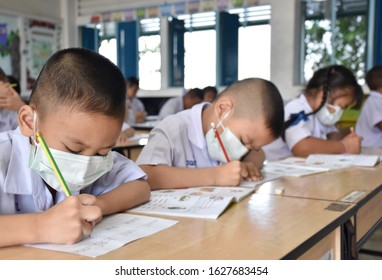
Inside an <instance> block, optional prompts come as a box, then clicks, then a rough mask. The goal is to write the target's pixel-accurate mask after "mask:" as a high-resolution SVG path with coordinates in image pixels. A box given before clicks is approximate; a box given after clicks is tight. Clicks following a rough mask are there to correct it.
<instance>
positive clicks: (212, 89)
mask: <svg viewBox="0 0 382 280" xmlns="http://www.w3.org/2000/svg"><path fill="white" fill-rule="evenodd" d="M207 92H212V93H213V94H214V97H215V98H216V96H217V95H218V90H217V88H216V87H213V86H207V87H205V88H203V96H204V95H205V94H206V93H207Z"/></svg>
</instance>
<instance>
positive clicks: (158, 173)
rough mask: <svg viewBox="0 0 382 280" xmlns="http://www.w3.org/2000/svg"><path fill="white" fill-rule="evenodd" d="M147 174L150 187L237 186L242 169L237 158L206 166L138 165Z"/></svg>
mask: <svg viewBox="0 0 382 280" xmlns="http://www.w3.org/2000/svg"><path fill="white" fill-rule="evenodd" d="M140 167H141V168H142V169H143V170H144V171H145V172H146V173H147V175H148V180H147V181H148V183H149V185H150V187H151V189H153V190H155V189H173V188H188V187H196V186H237V185H239V183H240V180H241V178H242V177H243V176H244V174H243V175H242V172H243V169H242V167H241V163H240V162H239V161H237V160H235V161H231V162H230V163H227V164H225V165H219V166H216V167H208V168H183V167H172V166H167V165H146V164H145V165H140Z"/></svg>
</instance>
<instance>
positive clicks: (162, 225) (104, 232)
mask: <svg viewBox="0 0 382 280" xmlns="http://www.w3.org/2000/svg"><path fill="white" fill-rule="evenodd" d="M176 223H177V221H174V220H168V219H160V218H154V217H146V216H138V215H131V214H115V215H111V216H108V217H105V218H104V219H103V220H102V221H101V222H100V223H99V224H98V225H96V227H95V228H94V230H93V232H92V234H91V236H89V237H87V238H85V239H83V240H82V241H80V242H78V243H75V244H72V245H59V244H31V245H28V246H31V247H36V248H41V249H48V250H55V251H62V252H67V253H72V254H77V255H83V256H88V257H93V258H94V257H97V256H99V255H103V254H106V253H108V252H110V251H112V250H115V249H117V248H119V247H122V246H123V245H125V244H127V243H129V242H132V241H134V240H137V239H140V238H142V237H146V236H149V235H151V234H154V233H156V232H159V231H161V230H164V229H166V228H169V227H171V226H173V225H175V224H176Z"/></svg>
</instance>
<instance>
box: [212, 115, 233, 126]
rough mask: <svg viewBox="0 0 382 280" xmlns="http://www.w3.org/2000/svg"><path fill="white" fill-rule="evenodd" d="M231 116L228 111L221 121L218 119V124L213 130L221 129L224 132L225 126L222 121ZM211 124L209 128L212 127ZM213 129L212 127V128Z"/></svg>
mask: <svg viewBox="0 0 382 280" xmlns="http://www.w3.org/2000/svg"><path fill="white" fill-rule="evenodd" d="M230 114H231V111H228V112H227V113H225V114H224V116H223V117H222V118H221V119H219V122H218V125H217V126H216V127H215V128H218V127H220V126H221V127H222V128H223V129H224V130H225V126H224V125H223V121H224V120H225V119H226V118H228V116H229V115H230ZM212 124H213V123H211V127H212ZM214 126H215V124H214ZM212 128H213V127H212Z"/></svg>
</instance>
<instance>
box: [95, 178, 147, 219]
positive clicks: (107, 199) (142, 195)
mask: <svg viewBox="0 0 382 280" xmlns="http://www.w3.org/2000/svg"><path fill="white" fill-rule="evenodd" d="M149 198H150V187H149V185H148V184H147V182H146V181H144V180H134V181H130V182H128V183H125V184H123V185H120V186H119V187H117V188H115V189H114V190H112V191H110V192H107V193H105V194H102V195H99V196H97V201H96V203H95V204H96V205H98V206H99V207H100V208H101V209H102V215H103V216H105V215H110V214H113V213H117V212H121V211H125V210H127V209H130V208H132V207H134V206H137V205H139V204H142V203H144V202H147V201H148V200H149Z"/></svg>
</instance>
